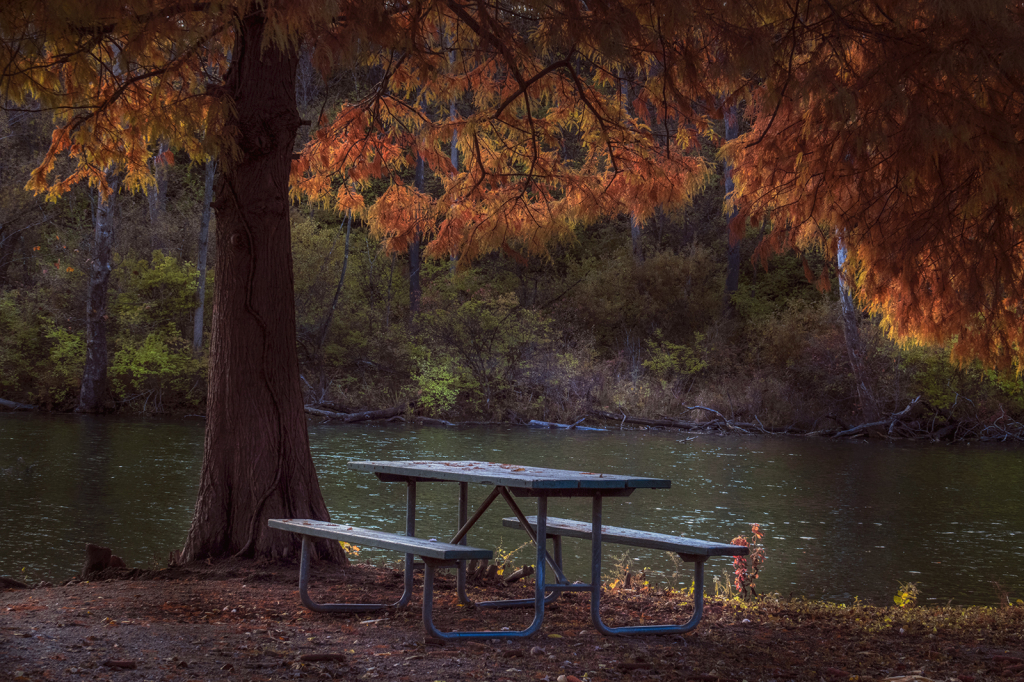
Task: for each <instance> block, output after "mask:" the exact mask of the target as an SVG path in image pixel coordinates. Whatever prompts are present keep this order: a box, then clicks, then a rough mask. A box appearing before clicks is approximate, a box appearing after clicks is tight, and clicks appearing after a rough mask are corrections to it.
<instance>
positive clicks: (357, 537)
mask: <svg viewBox="0 0 1024 682" xmlns="http://www.w3.org/2000/svg"><path fill="white" fill-rule="evenodd" d="M269 525H270V527H271V528H277V529H278V530H284V531H290V532H292V533H297V534H299V535H301V536H302V559H301V561H300V563H299V598H300V599H301V600H302V603H303V605H304V606H305V607H306V608H308V609H310V610H312V611H320V612H333V613H339V612H340V613H363V612H366V611H378V610H381V609H388V608H397V607H401V606H405V605H406V604H407V603H408V602H409V599H410V598H411V597H412V576H413V574H412V570H410V569H411V566H409V564H410V563H411V561H407V568H406V571H405V590H404V592H403V593H402V596H401V598H400V599H399V600H398V601H397V602H395V603H394V604H391V605H388V604H321V603H318V602H315V601H313V600H312V599H311V598H310V597H309V593H308V586H309V564H310V550H311V546H312V538H326V539H328V540H336V541H339V542H348V543H352V544H354V545H362V546H365V547H377V548H379V549H390V550H394V551H396V552H402V553H403V554H405V555H406V556H407V557H409V556H410V555H415V556H418V557H420V558H422V559H423V563H424V564H425V565H426V576H425V578H424V581H423V622H424V625H425V626H427V628H428V631H430V629H431V628H432V627H433V623H432V622H431V613H432V609H433V597H434V594H433V593H434V571H435V570H436V569H438V568H444V567H449V566H452V567H454V566H458V562H459V561H463V560H467V559H491V558H492V557H493V556H494V552H492V551H491V550H489V549H478V548H476V547H469V546H467V545H453V544H450V543H448V542H437V541H435V540H429V539H427V538H417V537H410V536H406V535H397V534H395V533H388V532H384V531H379V530H371V529H369V528H358V527H356V526H350V525H347V524H343V523H329V522H327V521H315V520H313V519H270V521H269Z"/></svg>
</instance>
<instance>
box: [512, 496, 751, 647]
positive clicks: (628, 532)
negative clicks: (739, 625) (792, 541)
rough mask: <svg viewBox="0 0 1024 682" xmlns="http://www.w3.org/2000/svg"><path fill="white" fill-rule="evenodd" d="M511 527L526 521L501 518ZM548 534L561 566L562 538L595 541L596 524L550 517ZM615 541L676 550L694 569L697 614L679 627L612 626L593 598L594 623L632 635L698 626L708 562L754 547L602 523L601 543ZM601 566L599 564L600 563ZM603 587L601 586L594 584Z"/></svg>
mask: <svg viewBox="0 0 1024 682" xmlns="http://www.w3.org/2000/svg"><path fill="white" fill-rule="evenodd" d="M526 521H527V522H528V523H529V524H530V531H531V532H536V524H537V517H536V516H527V517H526ZM501 522H502V524H503V525H504V526H506V527H508V528H517V529H520V530H523V524H522V523H521V522H520V520H519V518H517V517H515V516H512V517H509V518H505V519H502V520H501ZM546 535H547V536H548V537H549V538H551V540H552V544H553V545H554V562H555V563H556V564H557V565H558V567H559V568H561V567H562V537H563V536H564V537H571V538H581V539H583V540H591V541H593V539H594V538H593V526H592V524H591V523H588V522H585V521H574V520H572V519H559V518H552V517H550V516H549V517H548V520H547V532H546ZM608 543H612V544H618V545H628V546H630V547H643V548H645V549H660V550H664V551H666V552H674V553H675V554H677V555H678V556H679V558H680V559H682V560H683V561H684V562H687V563H692V564H693V569H694V588H693V609H694V611H693V615H692V617H691V618H690V620H689V621H688V622H687V623H686V624H684V625H682V626H679V627H678V628H677V627H674V626H665V627H661V626H640V627H638V628H608V627H607V626H605V625H604V624H603V623H602V622H601V618H600V614H599V613H597V609H598V608H600V607H599V606H596V605H597V604H599V601H598V600H597V599H594V600H592V601H591V604H592V609H593V610H594V613H593V614H592V615H593V617H594V623H595V624H596V625H597V628H598V630H599V631H600V632H602V633H603V634H627V633H628V634H632V633H634V632H637V631H644V630H646V631H649V632H651V633H657V632H658V631H659V630H660V631H662V632H670V631H676V632H686V631H688V630H691V629H693V628H695V627H696V626H697V623H699V622H700V619H701V616H702V615H703V612H704V562H706V561H707V560H708V559H710V558H711V557H714V556H746V555H747V554H749V553H750V549H749V548H747V547H745V546H743V545H732V544H726V543H724V542H708V541H706V540H695V539H692V538H684V537H679V536H676V535H667V534H665V533H650V532H647V531H642V530H633V529H632V528H617V527H615V526H605V525H604V524H602V525H601V537H600V546H603V545H605V544H608ZM592 553H593V554H594V555H595V557H594V558H595V559H596V560H597V561H598V562H600V553H601V550H600V547H596V548H594V549H593V550H592ZM597 565H598V566H599V565H600V564H599V563H598V564H597ZM593 589H594V590H598V591H599V590H600V586H599V585H595V586H594V587H593Z"/></svg>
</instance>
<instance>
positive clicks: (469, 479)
mask: <svg viewBox="0 0 1024 682" xmlns="http://www.w3.org/2000/svg"><path fill="white" fill-rule="evenodd" d="M349 467H350V468H351V469H354V470H356V471H364V472H368V473H373V474H375V475H376V476H377V478H378V479H380V480H381V481H383V482H388V483H404V484H405V485H406V519H405V526H406V527H405V535H404V536H400V535H395V534H383V535H386V536H387V537H386V538H383V539H382V538H380V537H378V536H377V535H374V534H379V533H380V532H379V531H366V530H365V529H358V528H353V527H351V526H348V527H347V530H345V528H346V527H345V526H343V525H338V524H325V523H324V522H308V520H306V522H307V523H312V524H315V525H316V528H317V530H316V531H303V530H302V527H301V526H300V525H299V524H300V523H302V522H300V521H297V520H285V519H281V520H273V519H272V520H271V521H270V525H271V526H273V527H277V528H281V529H282V530H292V531H293V532H308V533H309V534H311V535H320V536H321V537H336V538H338V539H348V541H359V542H363V543H364V544H370V545H373V546H377V547H383V548H386V549H394V550H396V551H405V552H406V560H405V590H404V592H403V595H402V597H401V598H400V599H399V601H398V602H396V603H395V604H394V605H393V606H401V605H404V604H406V603H408V601H409V599H410V597H411V594H412V588H413V581H412V576H413V559H414V556H421V557H422V558H423V559H424V562H425V564H426V567H427V570H426V571H425V574H424V586H423V590H424V598H423V622H424V627H425V628H426V630H427V633H428V634H429V635H431V636H433V637H437V638H440V639H469V638H496V637H500V638H505V637H528V636H530V635H532V634H534V633H536V632H537V631H538V630H539V629H540V627H541V625H542V623H543V620H544V607H545V605H547V604H549V603H551V601H553V600H554V599H557V598H558V597H559V596H560V595H561V594H562V593H564V592H587V593H589V594H590V595H591V599H590V603H591V618H592V620H593V622H594V626H595V627H596V628H597V630H598V631H599V632H601V633H603V634H606V635H634V634H670V633H681V632H687V631H689V630H692V629H693V628H694V627H696V626H697V623H698V622H699V621H700V618H701V615H702V613H703V597H704V572H703V567H704V562H705V561H707V559H708V558H710V557H712V556H736V555H743V554H746V553H747V551H748V550H747V548H746V547H742V546H737V545H731V544H724V543H717V542H707V541H703V540H695V539H691V538H683V537H678V536H674V535H668V534H663V533H651V532H646V531H640V530H633V529H629V528H616V527H612V526H605V525H604V524H603V523H602V508H603V504H602V502H603V499H604V498H605V497H628V496H630V495H632V494H633V493H634V492H636V491H637V490H656V489H665V488H668V487H669V486H670V485H671V481H669V480H667V479H662V478H647V477H642V476H629V475H621V474H602V473H595V472H589V471H565V470H561V469H547V468H541V467H532V466H518V465H514V464H498V463H493V462H475V461H355V462H350V463H349ZM421 483H458V488H459V503H458V530H457V531H456V533H455V534H454V535H453V536H452V537H451V539H450V540H449V541H448V542H443V543H434V542H430V541H424V540H423V539H421V538H416V537H415V535H416V488H417V485H418V484H421ZM470 483H474V484H479V485H485V486H489V487H491V488H492V489H491V491H490V493H489V494H488V495H487V497H486V498H485V499H484V501H483V502H482V503H481V504H480V505H479V506H478V507H477V508H476V509H475V510H474V512H473V513H472V515H470V511H469V484H470ZM499 497H500V498H502V499H503V500H504V501H505V503H506V504H507V505H508V507H509V508H510V509H511V510H512V512H513V514H514V516H512V517H510V518H506V519H504V520H503V523H504V525H506V526H508V527H512V528H518V529H521V530H523V531H525V532H526V533H527V535H528V536H529V537H530V539H531V540H532V541H533V542H534V544H535V546H536V584H535V590H534V597H533V598H532V599H519V600H501V601H492V602H476V603H474V602H473V601H472V600H471V599H470V598H469V596H468V595H467V593H466V560H468V559H476V558H490V555H491V553H490V552H489V551H488V550H480V549H477V548H472V547H469V545H468V544H467V539H468V535H469V532H470V530H471V529H472V528H473V527H474V526H475V525H476V524H477V522H478V521H480V519H481V518H482V517H483V515H484V513H485V512H486V511H487V510H488V508H490V506H491V504H492V503H493V502H494V501H495V500H497V499H498V498H499ZM562 497H589V498H591V500H592V505H591V518H590V521H589V523H588V522H585V521H574V520H570V519H561V518H556V517H550V516H549V515H548V506H549V500H550V499H551V498H562ZM522 498H536V500H537V513H536V514H535V515H532V516H527V515H526V514H525V513H524V512H523V510H522V509H521V508H520V505H519V502H518V500H519V499H522ZM328 526H329V527H333V528H337V529H338V530H336V531H333V532H335V533H338V534H336V535H330V534H328V533H329V532H331V531H330V530H329V529H327V530H325V528H326V527H328ZM309 527H310V526H306V528H307V529H308V528H309ZM367 534H369V535H367ZM563 536H568V537H577V538H584V539H589V540H590V542H591V567H590V582H589V583H582V582H570V581H569V579H568V578H567V577H566V576H565V573H564V570H563V567H562V551H561V539H562V537H563ZM549 538H550V539H551V540H552V544H553V551H554V554H552V553H551V552H549V551H548V547H547V545H548V539H549ZM305 540H306V538H305V537H304V542H303V566H304V568H303V569H302V570H300V594H301V595H302V598H303V603H305V604H306V605H307V606H308V607H310V608H314V609H315V610H322V611H332V610H337V611H351V610H371V609H377V608H386V606H385V605H383V604H364V605H351V604H338V605H333V604H315V603H313V602H312V600H309V599H308V596H307V594H306V589H305V581H306V580H308V557H307V546H306V542H305ZM368 540H369V541H368ZM403 543H405V544H403ZM607 543H618V544H625V545H632V546H637V547H648V548H654V549H663V550H665V551H671V552H675V553H676V554H678V555H679V556H680V557H681V558H682V559H683V560H684V561H687V562H692V563H693V564H694V613H693V615H692V616H691V618H690V620H689V621H687V622H686V623H683V624H680V625H677V624H665V625H640V626H626V627H614V628H613V627H608V626H607V625H605V623H604V622H603V621H602V619H601V614H600V605H601V559H602V549H603V545H604V544H607ZM485 554H486V556H485ZM444 565H447V566H455V567H457V570H458V573H457V579H456V586H457V591H458V596H459V599H460V600H461V601H462V602H464V603H467V604H473V605H474V606H476V607H477V608H507V607H518V606H532V607H533V609H534V618H533V622H532V623H531V624H530V625H529V626H528V627H527V628H526V629H524V630H518V631H508V630H500V631H472V632H441V631H439V630H438V629H437V628H436V627H435V626H434V624H433V589H434V585H433V582H434V569H435V568H438V567H441V566H444ZM548 569H550V571H551V573H552V574H553V576H554V582H551V583H549V582H547V577H548ZM353 607H354V608H353Z"/></svg>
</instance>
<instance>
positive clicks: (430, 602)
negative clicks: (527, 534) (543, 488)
mask: <svg viewBox="0 0 1024 682" xmlns="http://www.w3.org/2000/svg"><path fill="white" fill-rule="evenodd" d="M547 524H548V498H547V496H546V495H542V496H540V497H538V498H537V531H536V532H537V540H538V542H537V572H536V576H537V582H536V585H535V586H534V593H533V609H534V610H533V622H532V623H530V626H529V627H528V628H526V629H525V630H512V631H510V630H493V631H483V632H441V631H440V630H438V629H437V627H436V626H435V625H434V617H433V615H434V571H435V570H436V568H438V567H441V566H443V565H445V564H446V562H442V561H435V560H433V559H426V558H424V562H425V563H426V565H427V568H426V572H425V574H424V577H423V627H424V628H425V629H426V631H427V634H428V635H430V636H431V637H436V638H438V639H449V640H452V639H494V638H503V637H516V638H518V637H529V636H531V635H533V634H535V633H536V632H537V631H538V630H540V626H541V623H542V622H543V621H544V603H545V601H544V568H545V564H546V559H547V546H546V545H547Z"/></svg>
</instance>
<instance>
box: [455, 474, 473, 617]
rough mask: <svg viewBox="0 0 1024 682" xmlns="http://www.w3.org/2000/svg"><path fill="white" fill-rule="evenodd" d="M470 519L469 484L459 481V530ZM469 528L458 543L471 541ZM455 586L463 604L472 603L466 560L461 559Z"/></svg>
mask: <svg viewBox="0 0 1024 682" xmlns="http://www.w3.org/2000/svg"><path fill="white" fill-rule="evenodd" d="M467 521H469V484H468V483H465V482H461V481H460V482H459V532H461V531H462V529H463V528H466V522H467ZM468 532H469V529H468V528H467V529H466V532H465V533H463V534H462V537H461V538H460V539H459V542H458V544H460V545H466V544H469V542H468V541H467V539H466V535H468ZM456 571H457V572H456V576H455V586H456V591H457V592H458V595H459V601H460V602H462V603H463V604H472V603H473V600H472V599H470V598H469V595H468V594H466V562H465V561H460V562H459V567H458V568H457V569H456Z"/></svg>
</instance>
